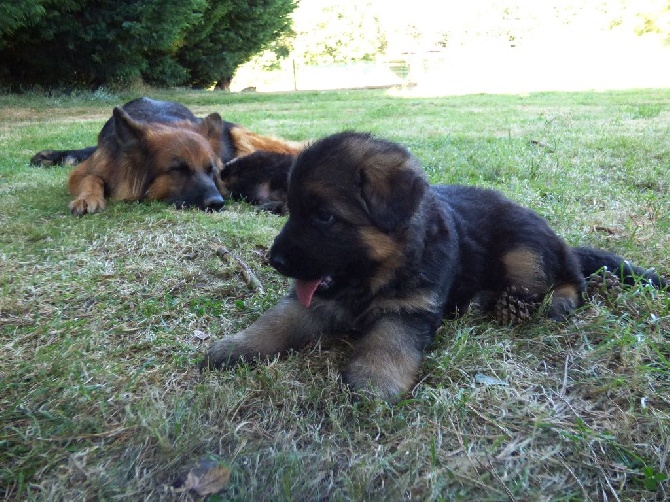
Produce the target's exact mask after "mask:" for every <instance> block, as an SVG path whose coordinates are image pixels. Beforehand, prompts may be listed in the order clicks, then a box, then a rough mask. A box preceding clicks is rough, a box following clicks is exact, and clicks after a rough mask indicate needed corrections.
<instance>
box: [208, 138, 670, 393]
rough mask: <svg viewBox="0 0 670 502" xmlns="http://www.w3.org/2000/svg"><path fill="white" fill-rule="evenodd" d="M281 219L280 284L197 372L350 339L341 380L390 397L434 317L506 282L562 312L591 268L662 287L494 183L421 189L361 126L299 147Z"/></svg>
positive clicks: (402, 386) (396, 150) (577, 297)
mask: <svg viewBox="0 0 670 502" xmlns="http://www.w3.org/2000/svg"><path fill="white" fill-rule="evenodd" d="M288 206H289V218H288V221H287V222H286V225H285V226H284V228H283V229H282V231H281V232H280V234H279V235H278V236H277V238H276V239H275V241H274V244H273V245H272V248H271V250H270V262H271V264H272V265H273V266H274V267H275V268H276V269H277V270H278V271H279V272H280V273H282V274H283V275H286V276H288V277H291V278H294V279H295V285H294V288H293V289H292V291H291V292H290V293H289V294H288V296H286V297H285V298H284V299H283V300H281V301H280V302H279V304H278V305H276V306H275V307H274V308H272V309H271V310H269V311H268V312H266V313H265V314H264V315H262V316H261V317H260V318H259V319H258V320H257V321H256V322H254V323H253V324H251V326H249V327H248V328H247V329H245V330H243V331H241V332H239V333H237V334H235V335H232V336H228V337H224V338H223V339H222V340H220V341H218V342H216V343H214V344H213V345H212V346H211V347H210V348H209V350H208V352H207V354H206V356H205V358H204V360H203V361H202V363H201V366H202V367H221V366H227V365H232V364H235V363H237V362H238V361H240V360H249V359H252V358H254V357H258V356H261V357H264V356H271V355H274V354H278V353H284V352H286V351H288V350H289V349H298V348H300V347H302V346H304V345H305V344H306V343H307V342H308V341H309V340H312V339H314V338H315V337H319V336H321V335H331V336H341V335H342V334H345V333H347V334H350V335H352V336H353V338H354V339H355V340H356V345H355V349H354V352H353V355H352V358H351V360H350V362H349V363H348V366H347V367H346V368H345V370H344V374H343V380H344V382H346V383H348V384H349V385H350V386H351V387H353V388H354V389H355V390H357V391H361V392H363V393H364V394H373V395H377V396H380V397H382V398H385V399H389V400H392V399H395V398H397V397H398V396H399V395H401V394H402V393H404V392H406V391H408V390H409V389H410V388H411V386H412V384H413V382H414V380H415V378H416V375H417V372H418V370H419V365H420V364H421V361H422V354H423V351H424V350H425V349H426V347H427V346H428V345H429V344H430V343H431V341H432V340H433V337H434V335H435V332H436V330H437V329H438V327H439V326H440V324H441V322H442V320H443V318H445V317H450V316H453V315H454V314H457V313H458V312H462V311H464V310H465V309H466V308H468V306H469V304H470V303H471V302H472V301H473V300H477V302H478V303H479V304H480V305H481V306H482V308H483V309H484V310H487V309H490V308H491V307H492V305H493V304H494V303H495V300H496V298H498V297H500V295H501V294H502V293H503V291H505V290H506V289H507V288H512V287H514V288H515V289H516V290H517V291H518V292H520V293H519V294H521V295H525V296H526V297H527V298H528V299H529V300H536V299H541V298H544V297H547V305H548V310H549V316H550V317H551V318H552V319H557V320H561V319H564V318H565V317H566V316H568V315H570V314H571V313H572V312H573V310H574V309H575V308H577V307H578V306H579V305H580V303H581V302H582V293H583V291H584V288H585V280H584V278H585V276H587V275H590V274H591V273H593V272H596V271H597V270H598V269H600V268H601V267H608V268H609V269H610V270H611V271H616V272H617V273H619V274H620V276H621V277H622V279H623V280H624V282H627V283H631V282H634V281H635V280H638V279H642V280H647V281H649V282H651V283H653V284H654V285H655V286H657V287H664V288H665V287H667V283H666V281H665V280H664V279H662V278H661V277H659V276H658V275H657V274H656V273H653V272H650V271H646V270H643V269H641V268H638V267H635V266H632V265H630V264H628V263H627V262H626V261H624V260H623V258H620V257H618V256H615V255H613V254H611V253H609V252H606V251H602V250H597V249H590V248H581V247H580V248H573V247H570V246H568V245H567V244H566V243H565V242H564V241H563V240H561V239H560V238H559V237H558V236H557V235H556V234H555V233H554V232H553V231H552V230H551V228H549V225H548V224H547V222H546V221H545V220H544V219H543V218H542V217H540V216H539V215H538V214H536V213H535V212H533V211H531V210H529V209H526V208H524V207H521V206H520V205H518V204H516V203H514V202H512V201H511V200H509V199H507V198H505V197H504V196H503V195H501V194H500V193H498V192H496V191H492V190H485V189H481V188H475V187H468V186H458V185H448V186H430V185H429V184H428V182H427V181H426V178H425V176H424V174H423V172H422V169H421V167H420V165H419V162H418V160H417V159H416V158H415V157H413V156H412V155H411V154H410V153H409V152H408V151H407V150H406V149H405V148H403V147H401V146H399V145H397V144H395V143H390V142H388V141H384V140H381V139H376V138H373V137H372V136H370V135H368V134H362V133H354V132H345V133H340V134H335V135H333V136H329V137H326V138H324V139H322V140H320V141H318V142H316V143H315V144H313V145H312V146H310V147H308V148H307V149H306V150H305V151H304V152H302V153H301V154H300V155H299V156H298V158H297V160H296V162H295V164H294V165H293V168H292V170H291V173H290V177H289V183H288Z"/></svg>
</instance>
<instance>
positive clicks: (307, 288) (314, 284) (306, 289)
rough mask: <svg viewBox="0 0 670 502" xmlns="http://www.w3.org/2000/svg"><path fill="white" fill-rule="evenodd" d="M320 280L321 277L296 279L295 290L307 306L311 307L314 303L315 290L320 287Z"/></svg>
mask: <svg viewBox="0 0 670 502" xmlns="http://www.w3.org/2000/svg"><path fill="white" fill-rule="evenodd" d="M320 282H321V279H317V280H316V281H301V280H299V279H296V280H295V292H296V293H297V295H298V301H299V302H300V303H302V304H303V305H304V306H305V307H309V306H310V304H311V303H312V296H314V291H316V288H318V287H319V283H320Z"/></svg>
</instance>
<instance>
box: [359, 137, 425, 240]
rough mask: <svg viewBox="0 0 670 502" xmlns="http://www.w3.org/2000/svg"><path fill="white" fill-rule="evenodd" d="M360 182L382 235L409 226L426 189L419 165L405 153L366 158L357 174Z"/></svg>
mask: <svg viewBox="0 0 670 502" xmlns="http://www.w3.org/2000/svg"><path fill="white" fill-rule="evenodd" d="M360 181H361V192H362V197H363V200H364V201H365V203H366V205H367V209H368V213H369V214H370V217H371V218H372V221H373V222H374V223H375V225H377V226H378V227H379V228H381V229H382V230H384V231H386V232H391V231H393V230H396V229H398V228H400V227H402V226H403V225H405V224H407V223H408V222H409V220H410V218H411V217H412V215H413V214H414V212H415V211H416V210H417V208H418V207H419V202H421V199H422V198H423V195H424V194H425V193H426V189H427V188H428V182H427V181H426V178H425V177H424V175H423V171H422V170H421V166H420V165H419V161H418V160H417V159H416V158H415V157H414V156H412V155H411V154H410V153H409V152H407V151H405V150H394V151H384V152H378V153H375V154H373V155H371V156H369V157H368V158H367V159H366V160H365V162H364V163H363V167H362V169H361V171H360Z"/></svg>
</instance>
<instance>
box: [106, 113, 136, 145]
mask: <svg viewBox="0 0 670 502" xmlns="http://www.w3.org/2000/svg"><path fill="white" fill-rule="evenodd" d="M112 116H113V117H114V134H115V135H116V139H117V140H118V142H119V144H121V145H127V144H129V143H134V142H135V141H138V140H139V139H140V138H141V137H142V135H143V134H144V126H143V125H142V124H141V123H140V122H137V121H136V120H133V119H132V118H130V115H128V114H127V113H126V112H125V111H124V110H123V108H119V107H118V106H117V107H115V108H114V111H113V112H112Z"/></svg>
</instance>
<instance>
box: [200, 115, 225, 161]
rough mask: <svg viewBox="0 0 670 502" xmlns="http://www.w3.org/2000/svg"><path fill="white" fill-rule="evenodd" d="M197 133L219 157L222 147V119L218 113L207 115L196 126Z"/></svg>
mask: <svg viewBox="0 0 670 502" xmlns="http://www.w3.org/2000/svg"><path fill="white" fill-rule="evenodd" d="M198 133H199V134H200V135H201V136H203V137H204V138H205V139H206V140H207V141H208V142H209V144H210V145H211V146H212V150H214V153H216V155H217V157H220V156H221V150H222V147H223V145H222V144H221V138H222V137H223V119H222V118H221V115H219V114H218V113H210V114H209V115H207V116H206V117H205V118H204V119H202V122H200V124H198Z"/></svg>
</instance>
